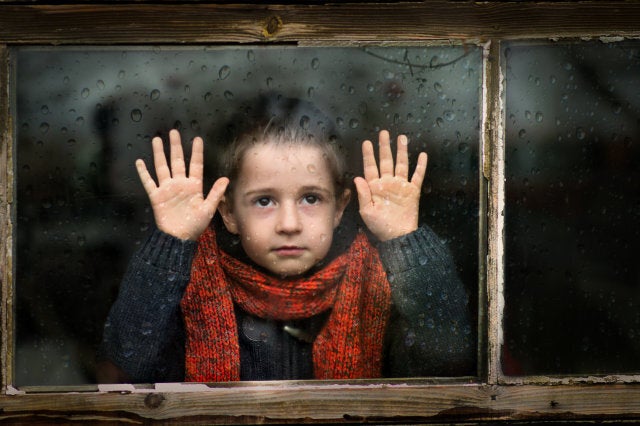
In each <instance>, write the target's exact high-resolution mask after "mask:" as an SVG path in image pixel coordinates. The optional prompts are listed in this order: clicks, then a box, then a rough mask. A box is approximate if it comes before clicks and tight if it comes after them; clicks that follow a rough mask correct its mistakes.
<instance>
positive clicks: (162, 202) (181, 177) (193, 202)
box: [136, 130, 229, 240]
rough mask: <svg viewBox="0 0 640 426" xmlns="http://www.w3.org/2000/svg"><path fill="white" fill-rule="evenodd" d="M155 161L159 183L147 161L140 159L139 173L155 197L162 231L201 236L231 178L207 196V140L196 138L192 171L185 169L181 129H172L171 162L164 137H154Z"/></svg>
mask: <svg viewBox="0 0 640 426" xmlns="http://www.w3.org/2000/svg"><path fill="white" fill-rule="evenodd" d="M151 143H152V145H153V161H154V163H155V168H156V176H157V178H158V184H157V185H156V182H155V181H154V180H153V178H152V177H151V175H150V174H149V171H148V170H147V166H146V165H145V164H144V161H142V160H140V159H138V160H136V168H137V169H138V175H139V176H140V180H141V181H142V185H143V186H144V189H145V191H147V195H148V196H149V200H150V201H151V207H152V209H153V215H154V217H155V221H156V225H157V227H158V229H160V230H161V231H163V232H165V233H167V234H170V235H173V236H174V237H177V238H180V239H183V240H197V239H198V237H199V236H200V235H201V234H202V233H203V232H204V230H205V229H206V228H207V226H208V225H209V222H211V218H213V215H214V214H215V212H216V209H217V208H218V203H219V202H220V199H221V198H222V196H223V195H224V191H225V189H226V188H227V185H228V184H229V179H227V178H225V177H222V178H220V179H218V180H217V181H216V182H215V183H214V184H213V187H212V188H211V191H209V195H207V198H204V196H203V193H202V176H203V168H204V166H203V163H204V161H203V142H202V139H201V138H199V137H196V138H195V139H194V140H193V149H192V153H191V162H190V163H189V174H188V176H187V171H186V169H185V162H184V154H183V151H182V143H181V141H180V133H178V131H177V130H171V132H169V143H170V158H171V164H170V166H169V165H168V164H167V158H166V157H165V155H164V148H163V143H162V139H160V138H159V137H155V138H153V140H152V141H151Z"/></svg>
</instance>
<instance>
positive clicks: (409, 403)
mask: <svg viewBox="0 0 640 426" xmlns="http://www.w3.org/2000/svg"><path fill="white" fill-rule="evenodd" d="M638 22H640V2H637V1H582V2H572V1H561V2H548V3H545V2H523V1H521V2H499V1H486V2H478V3H476V2H471V1H446V0H427V1H423V2H414V1H406V2H389V3H373V2H356V1H354V2H352V3H346V2H335V3H326V4H325V3H321V2H313V1H308V2H298V3H293V4H275V3H274V4H265V3H259V4H248V3H245V4H240V3H239V4H229V3H222V2H202V1H191V2H187V1H184V2H183V3H182V4H176V3H169V2H167V3H162V2H154V3H151V2H145V1H138V2H135V3H127V2H117V3H115V4H91V3H90V2H76V3H74V4H57V5H49V4H42V3H41V2H27V1H23V2H20V1H11V2H5V1H3V0H0V88H1V92H0V268H1V269H0V283H1V291H2V304H1V305H0V313H1V315H0V326H1V330H0V332H1V355H2V359H1V365H0V367H1V374H2V388H1V389H0V420H4V421H7V422H16V423H20V422H24V423H28V422H29V421H43V420H45V419H49V420H52V421H55V422H63V421H70V422H71V421H79V422H81V423H83V424H86V423H102V422H115V421H124V422H133V423H136V422H149V421H153V420H157V421H160V422H168V421H171V422H174V423H184V424H194V423H207V424H211V423H256V422H259V423H334V422H363V421H368V422H385V423H387V422H400V423H407V422H413V423H421V422H425V423H428V422H439V423H443V422H473V421H502V420H505V421H507V420H510V421H513V420H520V421H533V420H583V421H584V420H638V419H640V387H639V386H638V385H637V383H638V382H640V377H639V376H633V375H616V376H612V375H609V376H589V377H565V376H562V377H559V376H558V377H529V376H526V377H507V376H505V375H503V374H502V372H501V370H500V349H501V345H502V341H501V338H502V332H501V330H502V309H503V304H504V299H503V284H504V235H503V230H504V216H503V212H504V208H505V200H504V191H505V188H504V176H505V172H504V150H505V144H504V138H505V132H504V128H505V120H504V109H505V106H504V84H503V82H504V69H503V68H504V63H503V61H502V58H501V55H500V52H501V49H500V45H501V43H502V42H503V41H512V40H545V41H550V40H587V39H588V40H594V39H595V40H603V41H618V40H622V39H625V38H628V39H636V38H640V25H639V24H638ZM367 43H372V44H376V45H385V44H397V45H406V44H446V43H452V44H467V43H469V44H474V45H481V46H483V53H484V56H483V58H484V59H483V87H482V118H481V121H482V122H481V126H482V127H481V138H480V140H481V147H480V149H481V156H480V157H481V159H480V161H481V163H482V164H481V167H480V174H481V179H480V181H481V184H480V186H481V188H480V191H481V203H480V204H481V206H480V208H481V213H482V214H481V215H480V217H481V218H482V220H481V221H480V225H479V226H480V229H479V235H480V239H479V253H480V259H481V262H480V268H479V277H478V283H479V323H480V324H481V327H480V330H479V342H478V348H479V355H480V356H479V365H478V376H477V377H471V378H456V379H429V378H427V379H406V380H377V381H376V380H356V381H342V382H326V381H296V382H260V383H237V384H220V385H210V386H208V385H206V384H155V385H144V386H137V385H108V386H103V385H100V386H98V385H96V386H86V387H83V388H78V387H74V388H70V389H64V388H31V389H27V390H25V389H17V388H15V387H14V386H13V385H12V383H13V374H14V373H13V338H14V335H13V325H14V324H13V321H14V319H13V310H14V306H13V286H14V276H13V270H12V265H13V263H14V262H13V245H14V235H15V229H14V226H15V217H14V214H15V212H14V210H15V209H14V191H15V182H14V175H13V173H14V168H15V156H14V152H15V143H16V141H15V138H14V134H15V133H14V131H13V128H14V125H15V123H14V121H13V114H14V111H12V109H11V104H10V98H9V94H10V92H11V90H12V87H13V83H12V81H11V80H10V79H11V73H10V72H9V71H10V67H11V63H10V61H11V57H10V56H11V55H10V50H11V48H12V47H15V46H28V45H45V46H55V45H75V46H83V45H87V46H96V45H153V44H162V45H167V44H170V45H182V44H197V45H199V44H225V45H227V44H228V45H234V44H236V45H237V44H274V45H277V44H289V45H291V44H293V45H305V46H309V45H318V46H358V45H363V44H367ZM485 259H486V261H485Z"/></svg>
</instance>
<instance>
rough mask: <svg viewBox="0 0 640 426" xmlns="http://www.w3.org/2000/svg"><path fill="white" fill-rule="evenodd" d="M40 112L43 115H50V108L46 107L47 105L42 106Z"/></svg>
mask: <svg viewBox="0 0 640 426" xmlns="http://www.w3.org/2000/svg"><path fill="white" fill-rule="evenodd" d="M40 112H41V113H43V114H49V107H48V106H46V105H42V106H41V107H40Z"/></svg>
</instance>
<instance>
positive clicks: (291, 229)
mask: <svg viewBox="0 0 640 426" xmlns="http://www.w3.org/2000/svg"><path fill="white" fill-rule="evenodd" d="M279 213H280V214H279V215H278V223H277V224H276V232H279V233H285V234H292V233H296V232H300V231H301V230H302V222H301V221H300V213H299V212H298V209H297V208H296V206H295V205H293V204H290V203H285V204H283V205H282V206H281V208H280V212H279Z"/></svg>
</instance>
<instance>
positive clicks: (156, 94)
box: [149, 89, 160, 101]
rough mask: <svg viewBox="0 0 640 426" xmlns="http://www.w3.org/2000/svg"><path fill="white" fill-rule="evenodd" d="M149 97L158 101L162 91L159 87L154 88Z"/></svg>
mask: <svg viewBox="0 0 640 426" xmlns="http://www.w3.org/2000/svg"><path fill="white" fill-rule="evenodd" d="M149 98H150V99H151V100H152V101H157V100H158V99H160V91H159V90H158V89H153V90H152V91H151V94H149Z"/></svg>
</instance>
